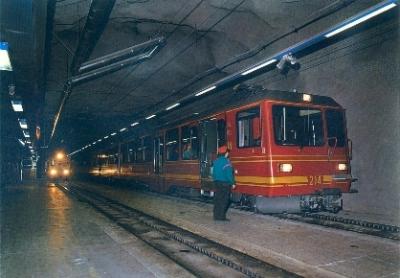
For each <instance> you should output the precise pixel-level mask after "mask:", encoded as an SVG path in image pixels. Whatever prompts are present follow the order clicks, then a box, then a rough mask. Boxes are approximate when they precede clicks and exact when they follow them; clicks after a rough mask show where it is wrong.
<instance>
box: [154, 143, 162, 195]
mask: <svg viewBox="0 0 400 278" xmlns="http://www.w3.org/2000/svg"><path fill="white" fill-rule="evenodd" d="M153 150H154V156H153V157H154V160H153V163H154V164H153V166H154V168H153V169H154V174H155V175H156V180H157V182H156V183H157V186H158V188H159V190H160V191H162V186H163V183H164V181H163V177H162V173H163V163H164V137H163V136H159V137H156V138H154V148H153Z"/></svg>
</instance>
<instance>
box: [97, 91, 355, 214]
mask: <svg viewBox="0 0 400 278" xmlns="http://www.w3.org/2000/svg"><path fill="white" fill-rule="evenodd" d="M224 109H227V108H224ZM350 143H351V142H350V141H349V140H348V139H347V136H346V123H345V111H344V109H343V108H342V107H341V106H340V105H339V104H337V103H336V102H335V101H334V100H333V99H332V98H329V97H325V96H317V95H309V94H301V93H293V92H281V91H268V92H266V93H263V94H261V97H259V99H257V100H254V99H251V100H250V101H247V103H245V104H243V101H242V102H241V104H236V105H233V106H232V107H230V108H228V110H224V111H220V112H217V113H212V114H209V115H204V116H201V118H199V119H196V120H190V121H186V122H185V121H183V122H181V123H179V124H176V125H170V126H167V127H163V128H160V129H159V130H157V131H155V132H154V133H153V134H146V135H144V136H142V137H140V138H137V139H135V140H130V141H127V142H121V143H120V144H118V145H117V146H115V145H114V146H115V147H113V148H110V149H108V150H106V151H102V152H99V153H97V154H96V156H95V157H94V160H93V161H92V165H93V167H92V168H91V169H90V174H91V175H92V176H102V177H113V178H119V179H135V180H136V181H138V182H141V183H144V184H147V185H148V186H149V187H150V188H152V189H153V190H157V191H161V192H167V191H171V190H179V191H188V192H191V193H195V194H210V195H213V193H212V181H211V179H210V175H211V171H212V161H213V159H215V157H216V150H217V148H218V146H221V145H224V144H226V145H227V146H228V147H229V149H230V150H231V161H232V164H233V166H234V169H235V178H236V189H235V190H234V193H233V194H232V198H233V199H234V201H238V202H239V201H240V202H244V203H247V204H250V205H252V206H254V207H256V209H258V210H259V211H262V212H282V211H288V212H293V211H309V210H328V211H334V212H336V211H339V210H340V209H341V208H342V199H341V194H342V193H347V192H350V186H351V182H352V177H351V173H350V159H351V144H350Z"/></svg>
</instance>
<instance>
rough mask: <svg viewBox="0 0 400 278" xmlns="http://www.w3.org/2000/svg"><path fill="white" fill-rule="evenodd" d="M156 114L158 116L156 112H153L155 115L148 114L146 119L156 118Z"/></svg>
mask: <svg viewBox="0 0 400 278" xmlns="http://www.w3.org/2000/svg"><path fill="white" fill-rule="evenodd" d="M155 116H156V114H153V115H150V116H147V117H146V120H150V119H152V118H154V117H155Z"/></svg>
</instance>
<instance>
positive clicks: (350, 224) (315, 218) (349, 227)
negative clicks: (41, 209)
mask: <svg viewBox="0 0 400 278" xmlns="http://www.w3.org/2000/svg"><path fill="white" fill-rule="evenodd" d="M143 191H144V192H147V193H148V194H155V195H157V196H160V195H162V194H160V193H157V192H149V191H146V190H143ZM173 197H175V198H184V199H189V200H191V201H195V202H201V203H212V202H211V201H210V199H202V198H198V197H187V196H186V197H184V196H182V195H174V196H173ZM233 209H237V210H242V211H251V212H256V211H255V209H254V208H253V207H249V206H233ZM266 215H269V216H272V217H277V218H280V219H287V220H292V221H296V222H302V223H307V224H313V225H319V226H323V227H327V228H333V229H339V230H345V231H350V232H356V233H360V234H365V235H370V236H376V237H380V238H388V239H391V240H396V241H398V240H400V227H398V226H394V225H387V224H382V223H375V222H370V221H365V220H360V219H351V218H344V217H338V216H337V215H327V214H321V213H301V214H291V213H280V214H266Z"/></svg>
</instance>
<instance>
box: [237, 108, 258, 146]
mask: <svg viewBox="0 0 400 278" xmlns="http://www.w3.org/2000/svg"><path fill="white" fill-rule="evenodd" d="M260 122H261V121H260V107H259V106H257V107H252V108H250V109H246V110H243V111H240V112H238V113H237V114H236V127H237V139H238V140H237V145H238V147H239V148H246V147H257V146H260V145H261V124H260Z"/></svg>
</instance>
